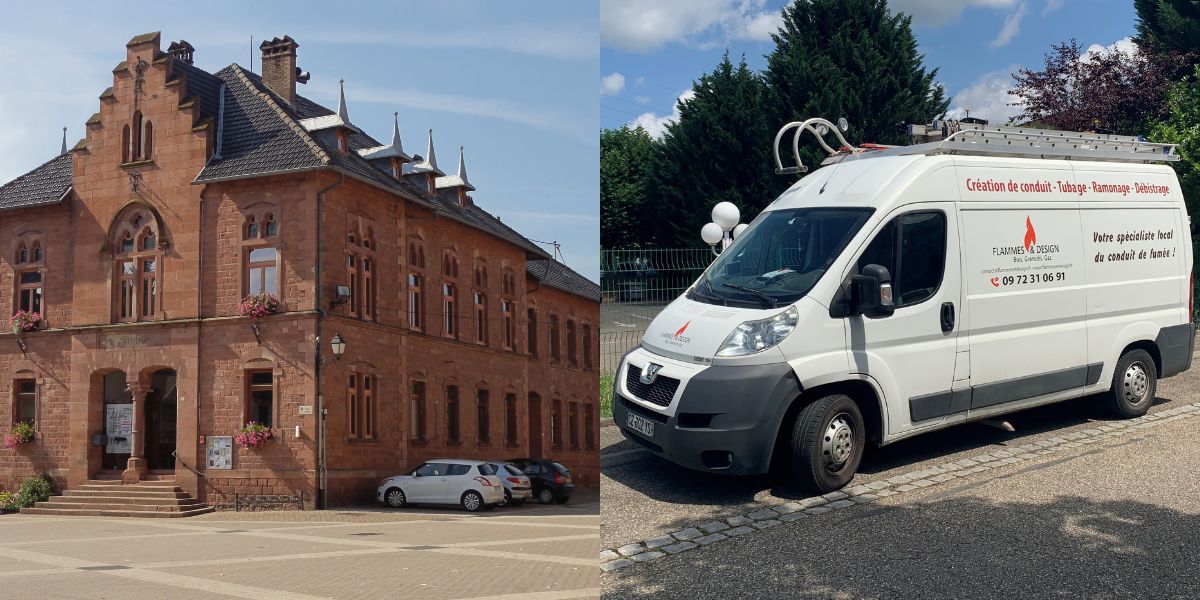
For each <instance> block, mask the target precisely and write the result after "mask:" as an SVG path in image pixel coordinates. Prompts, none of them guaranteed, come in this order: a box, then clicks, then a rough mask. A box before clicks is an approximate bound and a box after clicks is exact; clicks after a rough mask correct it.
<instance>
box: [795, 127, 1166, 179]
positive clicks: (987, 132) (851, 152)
mask: <svg viewBox="0 0 1200 600" xmlns="http://www.w3.org/2000/svg"><path fill="white" fill-rule="evenodd" d="M792 128H795V129H796V132H795V134H793V136H792V158H793V160H794V161H795V163H796V166H794V167H784V166H783V163H782V162H781V160H780V157H779V142H780V140H781V139H782V138H783V134H784V133H786V132H787V131H788V130H789V129H792ZM805 131H808V132H810V133H812V134H813V136H814V137H816V138H817V143H818V144H820V145H821V148H822V149H823V150H825V151H826V152H827V153H829V158H826V159H825V160H824V161H822V163H821V164H822V165H826V164H831V163H835V162H841V161H842V160H846V159H860V158H873V157H876V156H900V155H914V154H923V155H930V154H964V155H974V156H1004V157H1019V158H1045V159H1062V160H1072V159H1074V160H1094V161H1105V162H1134V163H1152V162H1174V161H1177V160H1179V155H1178V154H1176V153H1175V147H1176V144H1159V143H1155V142H1147V141H1145V140H1144V139H1143V138H1141V137H1138V136H1129V135H1113V134H1105V133H1088V132H1077V131H1057V130H1053V129H1031V128H1025V127H1003V126H994V125H993V126H988V125H986V124H979V123H963V122H961V121H946V122H942V123H934V125H932V126H929V125H910V126H909V133H910V136H911V137H912V139H913V140H914V141H916V140H918V139H926V140H930V141H928V142H925V143H917V144H913V145H910V146H881V145H875V144H863V145H862V146H861V147H857V148H856V147H854V146H851V145H850V144H849V143H848V142H846V139H845V138H844V137H843V136H842V134H841V132H842V131H846V126H845V120H844V119H838V124H837V125H836V126H835V125H834V124H833V123H830V122H829V121H827V120H825V119H821V118H812V119H807V120H805V121H793V122H791V123H788V124H787V125H784V126H783V127H782V128H781V129H780V130H779V133H777V134H776V135H775V146H774V151H775V173H777V174H793V173H805V172H807V171H808V167H806V166H805V165H804V163H803V162H801V160H800V148H799V146H800V136H801V134H803V133H804V132H805ZM830 131H832V132H833V133H834V134H835V135H836V137H837V140H838V142H840V144H841V147H840V148H838V149H837V150H834V149H833V148H832V147H830V145H829V144H828V143H826V141H825V138H824V136H825V134H826V133H829V132H830Z"/></svg>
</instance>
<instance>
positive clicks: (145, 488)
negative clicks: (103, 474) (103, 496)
mask: <svg viewBox="0 0 1200 600" xmlns="http://www.w3.org/2000/svg"><path fill="white" fill-rule="evenodd" d="M71 489H73V490H100V491H139V492H182V491H183V488H181V487H179V486H176V485H175V484H174V483H172V484H171V485H145V484H142V483H138V484H133V485H121V484H119V483H117V484H103V483H83V484H80V485H77V486H75V487H73V488H71Z"/></svg>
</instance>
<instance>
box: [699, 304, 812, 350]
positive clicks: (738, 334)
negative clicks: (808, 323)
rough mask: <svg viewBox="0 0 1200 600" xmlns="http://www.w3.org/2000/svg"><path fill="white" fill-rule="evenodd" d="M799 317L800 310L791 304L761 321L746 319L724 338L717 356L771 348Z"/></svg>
mask: <svg viewBox="0 0 1200 600" xmlns="http://www.w3.org/2000/svg"><path fill="white" fill-rule="evenodd" d="M799 319H800V311H798V310H796V307H795V306H793V307H791V308H788V309H787V310H785V311H783V312H781V313H779V314H777V315H775V316H773V317H770V318H767V319H762V320H761V321H746V322H745V323H742V324H741V325H738V326H737V328H736V329H734V330H733V333H731V334H729V337H727V338H725V343H724V344H721V349H720V350H717V356H745V355H747V354H754V353H756V352H762V351H763V350H766V349H767V348H771V347H773V346H775V345H777V344H779V342H782V341H783V338H785V337H787V336H788V334H789V333H791V332H792V330H793V329H795V328H796V322H797V321H798V320H799Z"/></svg>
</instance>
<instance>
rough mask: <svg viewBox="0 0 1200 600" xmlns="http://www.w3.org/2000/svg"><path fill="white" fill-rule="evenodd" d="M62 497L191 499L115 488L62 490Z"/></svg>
mask: <svg viewBox="0 0 1200 600" xmlns="http://www.w3.org/2000/svg"><path fill="white" fill-rule="evenodd" d="M62 495H63V496H72V497H80V498H89V497H97V496H100V497H105V498H143V499H147V500H150V499H155V500H174V499H183V498H190V497H191V496H188V493H187V492H175V491H169V490H166V491H160V492H159V491H149V490H138V489H117V488H113V489H104V490H81V489H70V490H63V493H62Z"/></svg>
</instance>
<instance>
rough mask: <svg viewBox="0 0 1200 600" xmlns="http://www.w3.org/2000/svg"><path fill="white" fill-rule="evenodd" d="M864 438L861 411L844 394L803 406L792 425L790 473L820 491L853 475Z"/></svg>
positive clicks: (865, 436)
mask: <svg viewBox="0 0 1200 600" xmlns="http://www.w3.org/2000/svg"><path fill="white" fill-rule="evenodd" d="M866 442H867V430H866V427H865V426H864V425H863V417H862V411H860V410H859V409H858V404H856V403H855V402H854V400H852V399H851V398H850V397H849V396H846V395H845V394H833V395H831V396H825V397H824V398H821V399H819V400H817V401H816V402H813V403H812V404H809V405H808V406H805V407H804V408H803V409H801V411H800V414H799V415H796V423H795V424H794V425H793V426H792V440H791V446H792V474H793V475H794V476H795V477H796V479H797V480H798V482H799V483H800V485H801V486H803V487H805V488H808V489H811V490H816V491H818V492H821V493H827V492H832V491H834V490H837V489H840V488H842V487H844V486H845V485H846V484H847V483H850V480H851V479H853V478H854V473H855V472H856V471H858V464H859V462H861V461H862V454H863V448H864V447H865V446H866Z"/></svg>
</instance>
